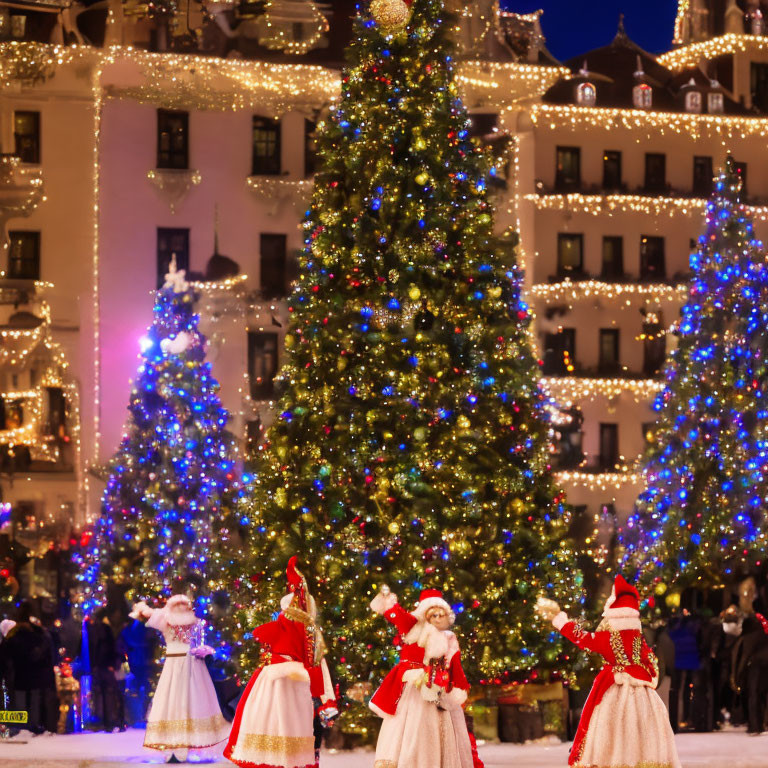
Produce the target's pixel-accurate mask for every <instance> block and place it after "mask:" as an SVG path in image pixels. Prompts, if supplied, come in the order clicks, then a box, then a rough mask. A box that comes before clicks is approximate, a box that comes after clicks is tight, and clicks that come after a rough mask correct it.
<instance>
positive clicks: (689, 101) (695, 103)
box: [685, 91, 701, 114]
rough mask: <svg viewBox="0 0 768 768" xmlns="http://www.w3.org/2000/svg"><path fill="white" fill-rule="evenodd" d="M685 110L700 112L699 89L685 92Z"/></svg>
mask: <svg viewBox="0 0 768 768" xmlns="http://www.w3.org/2000/svg"><path fill="white" fill-rule="evenodd" d="M685 111H686V112H694V113H697V114H698V113H699V112H701V91H688V93H686V94H685Z"/></svg>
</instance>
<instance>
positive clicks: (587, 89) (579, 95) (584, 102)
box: [576, 83, 597, 107]
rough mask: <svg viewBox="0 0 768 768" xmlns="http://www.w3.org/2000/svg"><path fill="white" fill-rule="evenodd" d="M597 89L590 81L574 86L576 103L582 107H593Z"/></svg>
mask: <svg viewBox="0 0 768 768" xmlns="http://www.w3.org/2000/svg"><path fill="white" fill-rule="evenodd" d="M596 101H597V91H596V90H595V86H594V85H592V83H580V84H579V85H577V86H576V103H577V104H579V105H581V106H582V107H594V106H595V102H596Z"/></svg>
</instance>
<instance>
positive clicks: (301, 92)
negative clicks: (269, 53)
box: [0, 42, 341, 115]
mask: <svg viewBox="0 0 768 768" xmlns="http://www.w3.org/2000/svg"><path fill="white" fill-rule="evenodd" d="M121 61H131V62H134V63H136V64H138V65H139V67H141V69H142V72H143V75H144V76H145V78H146V80H147V84H146V85H144V86H140V87H137V88H125V89H118V88H115V89H111V90H109V92H108V93H107V94H106V95H108V96H113V97H127V98H135V99H137V100H139V101H142V102H163V103H167V104H170V105H179V104H185V105H189V106H194V107H195V108H197V109H218V110H232V109H251V108H254V107H256V106H258V107H259V108H260V110H262V111H264V112H265V113H266V112H271V113H272V114H273V115H277V114H281V113H282V112H284V111H286V110H287V109H288V108H289V107H291V108H296V107H297V106H298V107H300V106H302V105H304V106H310V105H311V106H313V107H317V106H320V105H322V104H325V103H327V102H329V101H334V100H335V99H337V98H338V97H339V95H340V92H341V78H340V74H339V72H337V71H335V70H331V69H328V68H326V67H321V66H317V65H308V64H271V63H267V62H263V61H254V60H249V59H221V58H217V57H214V56H201V55H195V54H180V53H152V52H149V51H143V50H140V49H137V48H133V47H131V46H112V47H110V48H106V49H98V48H92V47H89V46H85V45H80V46H56V45H50V44H47V43H27V42H7V43H0V87H9V86H12V85H13V84H15V83H19V82H21V83H22V84H28V83H32V82H35V81H39V80H40V79H46V78H47V77H50V76H51V75H52V74H53V73H54V71H55V67H56V66H57V65H63V64H70V63H74V62H87V63H89V64H93V65H94V66H95V67H96V68H97V70H98V71H100V72H101V73H103V71H104V69H105V68H106V67H107V66H109V65H112V64H116V63H118V62H121ZM37 71H40V72H42V73H43V74H41V75H39V76H35V75H34V73H35V72H37Z"/></svg>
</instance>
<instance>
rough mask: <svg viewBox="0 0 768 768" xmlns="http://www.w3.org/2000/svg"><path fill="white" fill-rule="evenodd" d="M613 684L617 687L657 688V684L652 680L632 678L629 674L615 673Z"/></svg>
mask: <svg viewBox="0 0 768 768" xmlns="http://www.w3.org/2000/svg"><path fill="white" fill-rule="evenodd" d="M613 682H614V683H616V685H631V686H635V687H639V686H644V687H646V688H655V687H656V683H654V682H653V681H652V680H638V679H637V678H636V677H632V675H630V674H629V673H628V672H614V673H613Z"/></svg>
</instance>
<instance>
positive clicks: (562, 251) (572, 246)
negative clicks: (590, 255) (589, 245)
mask: <svg viewBox="0 0 768 768" xmlns="http://www.w3.org/2000/svg"><path fill="white" fill-rule="evenodd" d="M583 274H584V235H571V234H565V233H563V232H561V233H560V234H559V235H558V236H557V276H558V277H559V278H563V277H571V278H578V277H581V276H582V275H583Z"/></svg>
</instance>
